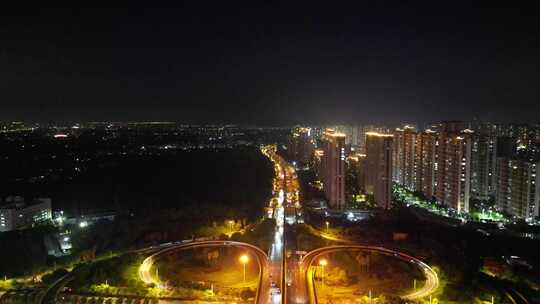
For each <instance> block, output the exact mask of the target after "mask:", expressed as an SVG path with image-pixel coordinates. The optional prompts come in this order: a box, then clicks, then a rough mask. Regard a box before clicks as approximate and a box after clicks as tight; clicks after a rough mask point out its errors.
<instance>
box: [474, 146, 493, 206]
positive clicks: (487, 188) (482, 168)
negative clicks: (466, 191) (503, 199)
mask: <svg viewBox="0 0 540 304" xmlns="http://www.w3.org/2000/svg"><path fill="white" fill-rule="evenodd" d="M496 161H497V137H494V136H488V135H475V136H474V137H473V140H472V153H471V172H472V173H471V195H472V196H473V197H474V198H476V199H479V200H484V201H487V200H489V199H490V198H491V197H493V196H494V195H495V164H496Z"/></svg>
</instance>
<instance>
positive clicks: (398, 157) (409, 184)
mask: <svg viewBox="0 0 540 304" xmlns="http://www.w3.org/2000/svg"><path fill="white" fill-rule="evenodd" d="M393 145H394V148H393V151H392V159H393V163H394V168H393V170H392V179H393V180H394V181H395V182H396V183H398V184H400V185H403V186H404V187H405V188H407V189H409V190H411V191H415V190H417V189H416V183H417V181H416V179H417V177H416V173H417V170H416V160H417V159H416V153H417V151H416V149H417V148H418V145H417V134H416V130H415V129H414V128H413V127H410V126H405V127H403V129H401V128H398V129H396V130H395V131H394V140H393Z"/></svg>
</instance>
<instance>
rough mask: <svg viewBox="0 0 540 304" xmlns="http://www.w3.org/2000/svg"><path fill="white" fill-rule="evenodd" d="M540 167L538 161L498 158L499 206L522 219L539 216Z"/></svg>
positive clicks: (497, 200)
mask: <svg viewBox="0 0 540 304" xmlns="http://www.w3.org/2000/svg"><path fill="white" fill-rule="evenodd" d="M538 168H540V162H536V161H531V160H520V159H513V158H507V157H500V158H497V170H496V183H497V187H496V188H497V192H496V199H495V201H496V204H497V208H499V209H500V210H502V211H504V212H506V213H508V214H510V215H514V216H516V217H518V218H522V219H533V218H535V217H537V216H538V213H539V212H538V208H539V207H538V206H539V204H540V174H538Z"/></svg>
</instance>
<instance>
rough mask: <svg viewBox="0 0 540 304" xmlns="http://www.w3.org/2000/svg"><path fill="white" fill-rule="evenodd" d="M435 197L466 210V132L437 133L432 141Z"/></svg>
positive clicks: (468, 139) (468, 145)
mask: <svg viewBox="0 0 540 304" xmlns="http://www.w3.org/2000/svg"><path fill="white" fill-rule="evenodd" d="M436 145H437V148H436V162H437V163H436V167H435V170H436V171H435V174H436V179H435V198H436V199H437V201H438V202H439V203H441V204H443V205H446V206H448V207H450V208H453V209H454V210H456V211H457V212H469V200H470V178H471V146H472V140H471V136H470V133H469V132H465V133H462V134H459V135H455V134H452V133H446V132H441V133H439V136H438V140H437V142H436Z"/></svg>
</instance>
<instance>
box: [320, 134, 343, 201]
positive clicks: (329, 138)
mask: <svg viewBox="0 0 540 304" xmlns="http://www.w3.org/2000/svg"><path fill="white" fill-rule="evenodd" d="M321 139H322V140H321V141H322V147H321V148H322V150H323V155H322V160H321V178H322V181H323V186H324V194H325V196H326V199H327V200H328V203H329V205H330V207H331V208H335V209H343V208H344V207H345V134H343V133H338V132H335V131H334V130H332V129H327V130H326V131H325V132H324V134H323V136H322V138H321Z"/></svg>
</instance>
